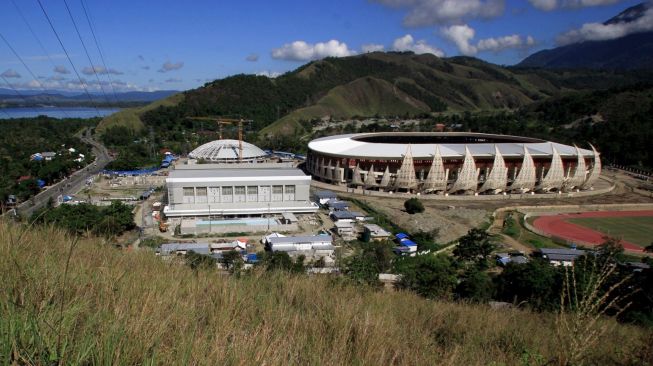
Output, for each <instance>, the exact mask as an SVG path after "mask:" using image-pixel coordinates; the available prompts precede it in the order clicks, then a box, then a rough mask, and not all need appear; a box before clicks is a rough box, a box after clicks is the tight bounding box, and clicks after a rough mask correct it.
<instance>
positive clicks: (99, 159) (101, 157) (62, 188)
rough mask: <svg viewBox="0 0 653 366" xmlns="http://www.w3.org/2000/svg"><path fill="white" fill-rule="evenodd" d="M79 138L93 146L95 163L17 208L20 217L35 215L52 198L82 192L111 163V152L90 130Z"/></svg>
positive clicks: (84, 131)
mask: <svg viewBox="0 0 653 366" xmlns="http://www.w3.org/2000/svg"><path fill="white" fill-rule="evenodd" d="M77 136H78V137H79V138H80V139H81V140H82V141H83V142H85V143H87V144H89V145H91V146H93V155H95V161H94V162H93V163H91V164H89V165H87V166H85V167H84V168H82V169H80V170H78V171H76V172H74V173H73V174H71V175H70V176H69V177H67V178H65V179H63V180H61V181H59V182H57V183H55V184H53V185H52V186H50V187H48V188H47V189H46V190H44V191H42V192H40V193H39V194H37V195H36V196H34V197H32V198H31V199H29V200H27V201H25V202H23V203H22V204H20V205H19V206H18V207H17V208H16V210H17V212H18V214H19V215H21V216H22V217H29V216H31V215H32V213H34V211H36V210H38V209H40V208H42V207H44V206H45V205H46V204H47V203H48V201H49V200H50V198H52V199H53V200H55V201H56V199H57V197H58V196H60V195H63V196H65V195H72V194H75V193H77V192H79V191H80V190H82V188H83V187H84V185H85V184H86V180H87V179H88V178H89V177H91V176H93V175H95V174H97V173H99V172H100V171H102V169H104V167H105V166H106V165H107V164H109V162H111V160H112V158H111V156H109V151H108V150H107V148H106V147H104V145H102V144H101V143H100V142H98V141H96V140H94V139H93V136H92V134H91V130H90V129H89V128H86V129H84V130H83V131H81V132H80V133H79V134H78V135H77Z"/></svg>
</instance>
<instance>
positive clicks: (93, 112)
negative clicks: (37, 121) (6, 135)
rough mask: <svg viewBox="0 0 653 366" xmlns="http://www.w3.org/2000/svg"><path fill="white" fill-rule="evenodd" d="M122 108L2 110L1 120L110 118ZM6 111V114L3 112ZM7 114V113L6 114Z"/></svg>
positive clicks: (0, 111)
mask: <svg viewBox="0 0 653 366" xmlns="http://www.w3.org/2000/svg"><path fill="white" fill-rule="evenodd" d="M119 110H120V108H98V109H95V108H88V107H26V108H2V109H0V119H7V118H33V117H37V116H40V115H46V116H48V117H53V118H93V117H98V113H99V116H100V117H104V116H108V115H110V114H112V113H115V112H118V111H119ZM3 111H4V112H3ZM5 112H6V113H5Z"/></svg>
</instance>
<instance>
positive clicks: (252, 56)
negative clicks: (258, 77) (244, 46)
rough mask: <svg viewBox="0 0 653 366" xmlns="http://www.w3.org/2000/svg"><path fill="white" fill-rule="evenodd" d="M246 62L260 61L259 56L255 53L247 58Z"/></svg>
mask: <svg viewBox="0 0 653 366" xmlns="http://www.w3.org/2000/svg"><path fill="white" fill-rule="evenodd" d="M245 60H247V61H249V62H256V61H258V55H257V54H255V53H252V54H249V55H248V56H247V57H245Z"/></svg>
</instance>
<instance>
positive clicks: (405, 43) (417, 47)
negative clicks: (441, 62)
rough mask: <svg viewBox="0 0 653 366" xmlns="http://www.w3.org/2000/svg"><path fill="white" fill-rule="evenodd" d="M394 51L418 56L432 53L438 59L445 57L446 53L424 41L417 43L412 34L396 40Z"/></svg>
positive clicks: (393, 45)
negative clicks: (412, 53) (408, 52)
mask: <svg viewBox="0 0 653 366" xmlns="http://www.w3.org/2000/svg"><path fill="white" fill-rule="evenodd" d="M392 49H393V50H394V51H412V52H415V53H417V54H423V53H432V54H434V55H436V56H438V57H444V51H442V50H441V49H439V48H437V47H434V46H431V45H430V44H428V43H427V42H426V41H425V40H423V39H420V40H419V41H415V40H414V39H413V36H411V35H410V34H406V35H405V36H403V37H399V38H397V39H395V40H394V42H393V43H392Z"/></svg>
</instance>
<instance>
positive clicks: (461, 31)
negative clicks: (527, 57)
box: [442, 24, 535, 56]
mask: <svg viewBox="0 0 653 366" xmlns="http://www.w3.org/2000/svg"><path fill="white" fill-rule="evenodd" d="M442 35H443V36H444V37H445V38H447V39H448V40H450V41H451V42H453V43H454V44H455V45H456V47H458V51H459V52H460V53H461V54H463V55H465V56H474V55H476V54H477V53H478V52H483V51H491V52H501V51H504V50H507V49H510V48H515V49H527V48H530V47H532V46H534V45H535V39H534V38H533V37H531V36H526V37H525V38H524V37H522V36H520V35H518V34H512V35H508V36H503V37H491V38H484V39H481V40H480V41H478V42H477V43H476V44H473V42H472V41H473V39H474V36H475V35H476V32H475V31H474V28H472V27H470V26H468V25H467V24H463V25H452V26H450V27H448V28H442Z"/></svg>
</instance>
